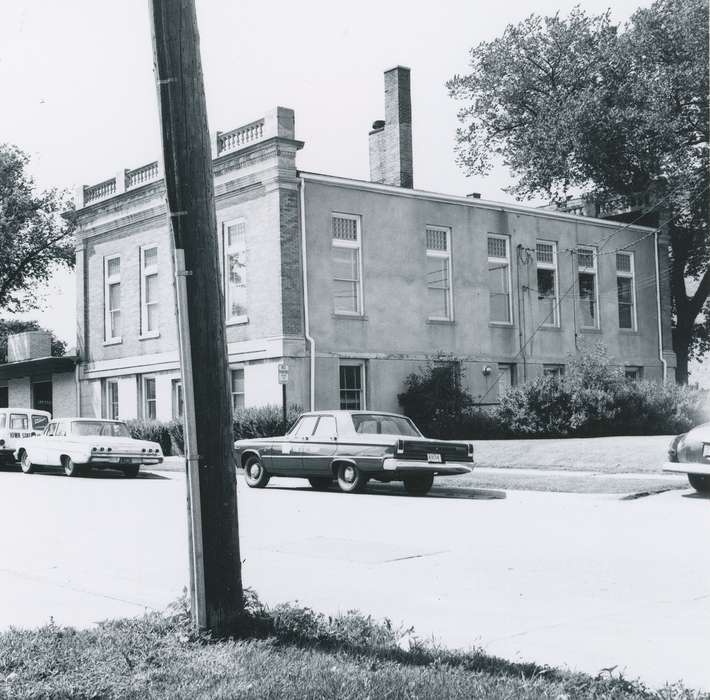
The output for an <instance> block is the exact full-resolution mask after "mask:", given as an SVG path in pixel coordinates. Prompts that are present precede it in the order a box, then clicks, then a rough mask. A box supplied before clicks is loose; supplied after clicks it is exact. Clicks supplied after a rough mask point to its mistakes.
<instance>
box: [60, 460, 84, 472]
mask: <svg viewBox="0 0 710 700" xmlns="http://www.w3.org/2000/svg"><path fill="white" fill-rule="evenodd" d="M62 466H63V467H64V473H65V474H66V475H67V476H81V474H82V471H83V470H82V468H81V466H80V465H78V464H76V463H75V462H74V460H72V458H71V457H65V458H64V459H63V460H62Z"/></svg>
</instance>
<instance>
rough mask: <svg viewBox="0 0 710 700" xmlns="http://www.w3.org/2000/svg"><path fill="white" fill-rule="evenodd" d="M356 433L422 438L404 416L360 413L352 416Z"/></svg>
mask: <svg viewBox="0 0 710 700" xmlns="http://www.w3.org/2000/svg"><path fill="white" fill-rule="evenodd" d="M352 419H353V425H354V426H355V432H356V433H359V434H361V435H406V436H408V437H421V433H420V432H419V431H418V430H417V429H416V428H415V427H414V423H412V421H410V420H409V418H405V417H404V416H388V415H385V414H380V413H358V414H356V415H353V416H352Z"/></svg>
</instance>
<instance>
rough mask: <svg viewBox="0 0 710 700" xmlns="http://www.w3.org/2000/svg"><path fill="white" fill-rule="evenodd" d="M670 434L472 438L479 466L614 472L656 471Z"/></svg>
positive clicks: (664, 459)
mask: <svg viewBox="0 0 710 700" xmlns="http://www.w3.org/2000/svg"><path fill="white" fill-rule="evenodd" d="M672 439H673V436H672V435H644V436H638V435H631V436H620V437H603V438H566V439H560V438H545V439H541V440H476V441H475V443H474V444H475V459H476V464H477V465H479V466H481V467H498V468H509V467H514V468H525V469H564V470H573V471H594V472H597V471H603V472H608V473H614V474H622V473H639V472H658V473H660V471H661V467H662V465H663V462H665V461H666V458H667V452H668V445H669V443H670V441H671V440H672Z"/></svg>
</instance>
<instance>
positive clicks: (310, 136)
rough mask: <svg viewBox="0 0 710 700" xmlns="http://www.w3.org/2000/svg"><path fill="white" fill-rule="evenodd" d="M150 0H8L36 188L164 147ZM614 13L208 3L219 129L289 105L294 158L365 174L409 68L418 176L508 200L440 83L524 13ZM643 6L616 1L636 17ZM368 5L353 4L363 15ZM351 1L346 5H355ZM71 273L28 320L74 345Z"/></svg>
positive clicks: (205, 39) (0, 62)
mask: <svg viewBox="0 0 710 700" xmlns="http://www.w3.org/2000/svg"><path fill="white" fill-rule="evenodd" d="M148 3H149V0H120V2H116V1H115V0H112V1H109V0H62V2H52V0H21V1H19V2H18V1H17V0H0V8H1V9H0V85H2V91H3V108H2V109H0V142H7V143H12V144H15V145H17V146H18V147H20V148H21V149H22V150H24V151H26V152H27V153H28V154H29V155H30V156H31V158H32V162H31V166H30V172H31V174H32V175H33V176H34V178H35V180H36V182H37V184H38V185H40V186H41V187H62V188H63V187H67V188H71V187H74V186H75V185H77V184H93V183H96V182H98V181H100V180H102V179H106V178H108V177H111V176H113V175H114V174H115V173H116V172H117V171H119V170H122V169H123V168H132V167H136V166H138V165H142V164H144V163H147V162H149V161H152V160H155V159H156V158H157V157H158V154H159V152H160V134H159V130H158V114H157V101H156V91H155V85H154V78H153V61H152V46H151V37H150V23H149V12H148V7H149V4H148ZM575 4H579V5H581V6H582V7H583V8H584V9H585V10H587V11H588V12H590V13H599V12H603V11H604V10H606V9H607V8H609V7H610V3H609V2H608V1H607V2H604V1H603V0H579V2H575V1H574V0H537V2H535V3H527V2H512V1H509V0H508V1H507V0H502V1H501V2H490V1H489V2H474V1H473V0H469V1H468V2H467V1H466V0H439V1H438V2H426V3H424V2H412V0H379V1H374V0H361V1H360V2H359V3H357V4H355V3H347V4H346V3H337V2H333V1H332V0H300V2H291V1H288V2H287V1H286V0H280V1H278V2H268V1H265V0H261V1H260V2H257V1H256V0H239V1H237V0H234V1H232V0H197V14H198V22H199V27H200V34H201V47H202V62H203V71H204V76H205V90H206V95H207V111H208V115H209V121H210V128H211V129H219V130H221V131H227V130H229V129H232V128H234V127H236V126H239V125H240V124H244V123H246V122H249V121H252V120H253V119H256V118H258V117H259V116H261V115H262V114H263V113H264V112H265V111H266V110H268V109H270V108H272V107H274V106H276V105H282V106H285V107H291V108H293V109H294V110H295V112H296V136H297V138H299V139H301V140H303V141H305V147H304V148H303V150H302V151H301V152H300V153H299V156H298V161H297V163H298V166H299V168H301V169H303V170H310V171H315V172H323V173H329V174H334V175H341V176H344V177H353V178H360V179H367V178H368V176H369V168H368V150H367V132H368V129H369V128H370V126H371V124H372V122H373V121H374V120H375V119H381V118H384V105H383V77H382V74H383V71H384V70H385V69H387V68H390V67H392V66H394V65H397V64H401V65H405V66H409V67H410V68H411V69H412V123H413V134H414V136H413V139H414V184H415V187H417V188H418V189H427V190H434V191H437V192H446V193H450V194H467V193H469V192H481V193H482V194H483V197H485V198H486V199H497V200H503V201H505V200H509V199H510V197H508V196H507V195H506V194H505V193H504V192H503V191H502V189H503V188H504V187H505V186H506V185H508V184H509V183H510V179H509V177H508V174H507V172H505V170H504V169H502V168H501V169H498V170H497V171H496V172H494V173H493V174H492V175H491V176H489V177H487V178H466V177H465V176H464V175H463V173H462V172H461V171H460V169H459V168H458V167H457V166H456V164H455V161H454V154H453V143H454V131H455V129H456V125H457V121H456V109H457V104H456V103H455V102H454V101H453V100H451V99H450V98H449V97H448V95H447V93H446V88H445V85H444V84H445V82H446V80H447V79H448V78H450V77H451V76H452V75H453V74H455V73H462V72H465V71H466V69H467V58H468V50H469V49H470V48H471V47H472V46H473V45H475V44H477V43H478V42H480V41H486V40H491V39H493V38H495V37H497V36H499V35H500V34H501V33H502V31H503V29H504V28H505V26H506V25H507V24H509V23H517V22H519V21H520V20H522V19H523V18H524V17H525V16H527V15H528V14H530V13H532V12H535V13H538V14H545V15H549V14H554V13H555V12H556V11H558V10H559V11H560V13H561V14H563V15H564V14H567V13H568V12H569V10H570V9H571V8H572V7H573V6H574V5H575ZM649 4H650V1H645V0H617V1H616V2H614V3H613V5H611V10H612V18H613V19H614V20H615V21H617V22H622V23H623V22H625V21H626V20H627V19H628V17H629V16H630V15H631V14H632V12H633V11H634V10H635V9H636V8H637V7H639V6H642V5H649ZM355 5H357V9H355ZM346 7H347V9H346ZM74 304H75V296H74V288H73V278H72V276H71V275H68V274H61V275H58V276H57V277H56V278H55V281H54V282H53V284H52V285H50V287H49V288H48V290H47V309H46V311H43V312H39V313H38V312H35V313H32V314H29V315H28V317H31V318H37V319H38V320H39V321H40V322H41V323H42V324H43V325H46V326H48V327H50V328H52V329H54V330H55V331H56V332H57V334H58V335H60V337H62V338H64V339H66V340H67V341H69V343H70V344H71V345H73V344H74V323H75V317H74Z"/></svg>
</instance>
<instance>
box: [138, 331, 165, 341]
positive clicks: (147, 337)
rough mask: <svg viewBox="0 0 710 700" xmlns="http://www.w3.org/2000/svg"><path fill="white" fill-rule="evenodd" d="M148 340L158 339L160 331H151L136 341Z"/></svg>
mask: <svg viewBox="0 0 710 700" xmlns="http://www.w3.org/2000/svg"><path fill="white" fill-rule="evenodd" d="M150 338H160V331H151V332H150V333H143V334H142V335H139V336H138V340H150Z"/></svg>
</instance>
